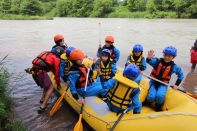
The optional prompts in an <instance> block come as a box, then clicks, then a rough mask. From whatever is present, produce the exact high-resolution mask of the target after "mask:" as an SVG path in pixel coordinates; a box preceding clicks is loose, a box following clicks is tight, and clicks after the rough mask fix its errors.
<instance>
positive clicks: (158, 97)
mask: <svg viewBox="0 0 197 131" xmlns="http://www.w3.org/2000/svg"><path fill="white" fill-rule="evenodd" d="M176 55H177V49H176V48H175V47H173V46H168V47H166V48H164V50H163V58H156V57H154V51H153V50H150V51H149V52H148V56H147V58H146V61H147V63H148V64H150V65H151V66H152V67H153V70H152V72H151V76H152V77H154V78H156V79H158V80H161V81H163V82H165V83H167V84H168V83H169V81H170V79H171V76H172V74H173V73H175V74H176V75H177V76H178V79H177V81H176V83H175V85H174V87H173V88H174V89H177V88H178V86H179V85H180V84H181V82H182V80H183V78H184V75H183V71H182V70H181V68H180V67H179V66H178V65H176V64H175V63H174V62H173V61H172V60H173V59H174V58H175V57H176ZM167 89H168V87H167V86H166V85H163V84H161V83H158V82H156V81H154V80H150V90H149V93H148V96H147V102H153V101H155V109H156V111H161V107H162V105H163V103H164V101H165V96H166V92H167Z"/></svg>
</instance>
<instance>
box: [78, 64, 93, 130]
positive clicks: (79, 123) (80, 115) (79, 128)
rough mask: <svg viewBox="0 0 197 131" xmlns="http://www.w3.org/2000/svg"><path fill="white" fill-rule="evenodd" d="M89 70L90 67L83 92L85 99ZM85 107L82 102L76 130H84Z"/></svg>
mask: <svg viewBox="0 0 197 131" xmlns="http://www.w3.org/2000/svg"><path fill="white" fill-rule="evenodd" d="M89 72H90V69H89V68H88V72H87V76H86V83H85V89H84V93H83V99H84V100H85V95H86V89H87V83H88V77H89ZM83 107H84V103H82V105H81V110H80V114H79V120H78V122H77V123H76V125H75V127H74V131H83V124H82V122H81V121H82V112H83Z"/></svg>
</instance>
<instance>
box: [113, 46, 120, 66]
mask: <svg viewBox="0 0 197 131" xmlns="http://www.w3.org/2000/svg"><path fill="white" fill-rule="evenodd" d="M114 54H115V56H116V57H115V59H114V63H116V62H118V60H119V58H120V51H119V50H118V49H117V48H114Z"/></svg>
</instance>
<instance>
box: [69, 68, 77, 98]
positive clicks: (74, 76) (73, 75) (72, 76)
mask: <svg viewBox="0 0 197 131" xmlns="http://www.w3.org/2000/svg"><path fill="white" fill-rule="evenodd" d="M79 76H80V75H79V74H78V73H72V71H69V73H68V80H69V81H70V84H69V88H70V91H71V93H72V95H73V97H74V96H75V94H77V89H76V87H75V83H76V82H77V79H78V78H79Z"/></svg>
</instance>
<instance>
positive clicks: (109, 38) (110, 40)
mask: <svg viewBox="0 0 197 131" xmlns="http://www.w3.org/2000/svg"><path fill="white" fill-rule="evenodd" d="M105 41H108V42H111V43H114V37H113V36H110V35H108V36H106V37H105Z"/></svg>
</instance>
